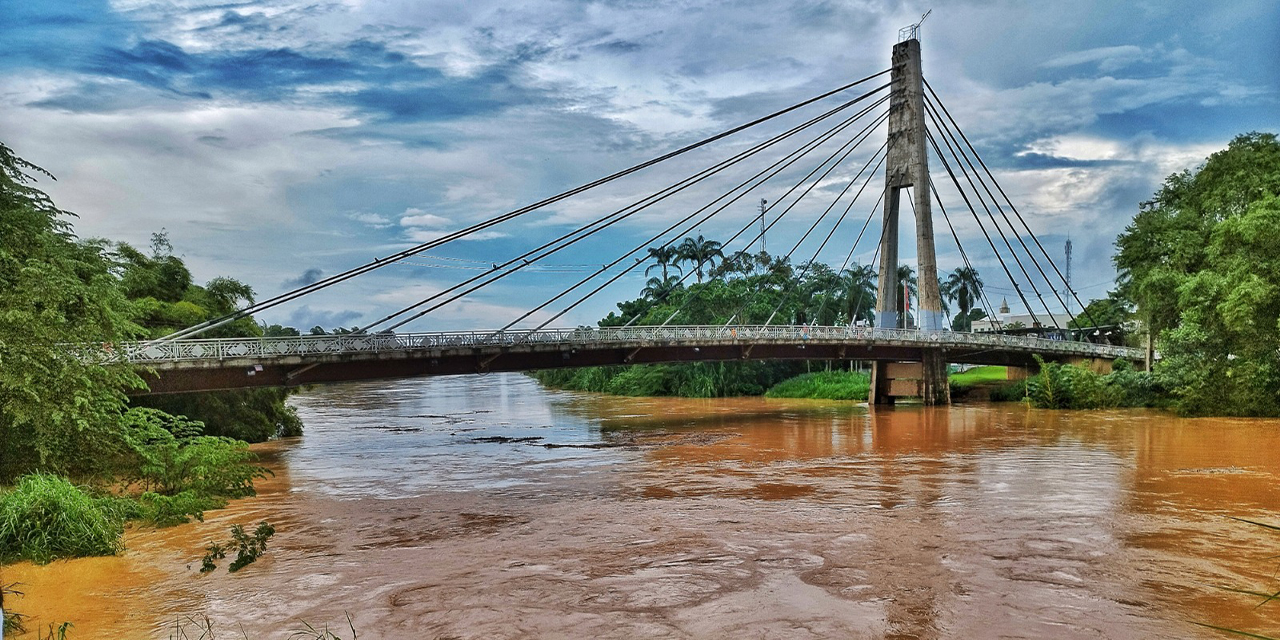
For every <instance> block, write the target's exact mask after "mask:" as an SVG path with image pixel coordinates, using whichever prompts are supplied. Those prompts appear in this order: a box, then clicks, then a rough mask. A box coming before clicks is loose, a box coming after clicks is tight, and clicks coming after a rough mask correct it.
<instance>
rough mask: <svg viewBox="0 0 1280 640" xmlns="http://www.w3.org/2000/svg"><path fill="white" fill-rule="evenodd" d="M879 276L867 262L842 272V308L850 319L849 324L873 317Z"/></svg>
mask: <svg viewBox="0 0 1280 640" xmlns="http://www.w3.org/2000/svg"><path fill="white" fill-rule="evenodd" d="M878 277H879V274H878V273H877V272H876V270H875V268H873V267H871V266H869V265H865V264H855V265H853V267H852V268H849V269H845V270H844V273H842V274H840V289H841V291H840V302H841V305H840V309H841V311H843V312H844V316H845V317H846V318H848V319H849V324H853V323H855V322H857V321H858V320H870V319H871V317H872V312H873V311H874V309H875V306H876V279H877V278H878Z"/></svg>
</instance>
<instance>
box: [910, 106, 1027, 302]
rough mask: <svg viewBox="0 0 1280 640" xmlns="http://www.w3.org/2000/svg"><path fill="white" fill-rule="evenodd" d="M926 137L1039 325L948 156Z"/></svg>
mask: <svg viewBox="0 0 1280 640" xmlns="http://www.w3.org/2000/svg"><path fill="white" fill-rule="evenodd" d="M925 136H927V137H928V138H929V144H930V145H931V146H932V147H933V152H934V154H935V155H937V156H938V160H939V161H941V162H942V168H943V169H945V170H946V171H947V175H948V176H950V178H951V183H952V184H954V185H955V187H956V191H957V192H959V193H960V197H961V198H963V199H964V204H965V206H967V207H968V208H969V213H971V214H973V219H974V220H977V221H978V228H979V229H981V230H982V235H983V237H985V238H986V239H987V244H988V245H990V246H991V253H993V254H994V255H995V257H996V260H998V261H999V262H1000V267H1001V268H1002V269H1004V275H1005V277H1007V278H1009V283H1010V284H1012V285H1013V290H1014V291H1015V292H1017V294H1018V299H1020V300H1022V304H1023V305H1024V306H1026V308H1027V311H1028V312H1029V313H1030V314H1031V319H1032V320H1033V321H1034V322H1036V323H1037V324H1038V323H1039V322H1040V321H1039V320H1038V319H1036V312H1035V311H1032V310H1031V303H1030V302H1028V301H1027V296H1026V295H1025V294H1023V293H1022V287H1020V286H1018V281H1017V280H1016V279H1015V278H1014V277H1013V273H1012V272H1011V271H1009V265H1007V264H1005V262H1004V258H1003V257H1001V256H1000V251H999V250H997V249H996V243H995V241H993V240H992V239H991V234H990V233H987V227H986V225H984V224H982V218H981V217H979V216H978V212H977V211H976V210H975V209H974V208H973V203H972V202H970V201H969V196H968V195H967V194H966V193H965V192H964V189H963V188H962V187H961V186H960V180H959V179H958V178H956V174H955V172H953V171H952V170H951V165H950V163H948V162H947V158H946V156H944V155H943V154H942V149H940V148H939V147H938V141H937V140H935V139H934V138H933V133H931V132H930V131H928V130H925Z"/></svg>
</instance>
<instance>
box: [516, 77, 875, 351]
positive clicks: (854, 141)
mask: <svg viewBox="0 0 1280 640" xmlns="http://www.w3.org/2000/svg"><path fill="white" fill-rule="evenodd" d="M887 97H888V96H886V98H887ZM872 106H873V107H874V105H872ZM888 117H889V114H888V113H887V112H886V113H885V114H884V115H883V116H881V117H878V118H876V119H875V120H872V121H871V124H868V125H867V126H866V127H864V128H863V129H862V131H859V132H858V133H855V134H854V135H853V137H852V138H850V139H849V141H848V142H845V143H844V144H842V145H841V146H840V147H838V148H837V149H836V150H835V152H834V153H832V154H831V155H830V156H829V157H827V158H826V159H825V160H823V161H822V163H821V164H819V165H818V166H817V167H816V168H815V169H814V170H813V171H810V172H809V174H808V175H806V176H805V177H804V178H803V179H802V180H801V181H800V183H798V184H797V185H796V186H794V187H792V188H791V190H790V191H788V192H787V194H784V195H783V196H782V198H779V201H781V200H785V199H786V198H787V195H789V194H790V193H791V191H794V190H795V189H796V188H798V187H799V186H800V184H803V183H804V182H805V181H807V180H808V179H809V178H810V177H812V176H813V174H814V173H817V172H818V170H820V169H821V168H822V167H823V166H825V165H826V164H827V163H828V162H831V161H832V159H834V158H835V157H836V156H837V155H839V154H840V153H841V152H842V151H845V148H846V147H847V148H848V151H845V153H844V156H843V157H841V158H840V160H837V161H836V162H835V163H833V164H832V165H831V167H830V168H828V169H827V171H826V172H825V173H823V174H822V176H820V177H819V178H818V180H816V181H814V183H813V185H810V186H809V188H808V189H806V190H805V192H804V193H802V194H800V196H799V197H797V198H796V200H795V202H792V203H791V205H790V206H788V207H787V208H786V210H784V211H783V212H782V215H780V216H778V218H777V219H775V220H774V223H777V221H778V220H781V219H782V216H785V215H786V214H787V212H789V211H790V210H791V208H792V207H794V206H795V205H796V203H798V202H800V200H801V199H803V198H804V196H805V195H807V194H808V193H809V191H811V190H812V189H813V187H814V186H816V185H817V184H818V182H821V181H822V179H823V178H826V177H827V175H828V174H830V173H831V171H832V170H834V169H835V168H836V167H837V166H839V164H840V163H841V162H843V161H844V159H845V158H847V157H849V154H850V153H853V150H854V149H856V148H857V147H858V145H860V144H862V142H863V141H865V140H866V139H867V137H869V136H870V135H871V131H872V130H873V129H875V128H876V127H878V126H879V125H880V123H881V122H883V121H884V120H885V119H887V118H888ZM811 150H812V149H811ZM806 153H807V152H806ZM796 159H797V160H798V159H799V157H797V158H796ZM783 168H785V167H783ZM779 171H781V169H779ZM774 175H777V172H775V173H774ZM769 177H770V178H771V177H773V176H769ZM765 180H768V178H766V179H765ZM763 182H764V181H763V180H762V181H761V182H759V183H757V184H756V185H755V186H759V185H760V184H763ZM755 186H753V187H751V189H747V190H746V191H743V192H742V193H740V194H738V196H736V197H735V198H734V199H733V200H731V201H729V202H727V203H725V204H724V206H722V207H721V208H720V209H719V210H717V211H714V212H712V213H711V214H709V215H707V216H706V217H704V218H703V219H702V220H701V221H699V222H695V223H694V224H693V225H691V226H690V227H689V229H687V230H686V231H685V232H683V233H688V232H689V231H691V230H692V229H694V228H696V227H697V226H698V225H700V224H702V223H703V222H706V221H707V220H710V219H711V217H712V216H715V215H716V214H718V213H719V212H720V211H723V210H724V209H725V208H726V207H728V206H729V205H730V204H733V202H735V201H737V200H738V199H740V198H742V197H744V196H746V194H747V193H749V192H750V191H751V190H752V189H754V188H755ZM766 211H768V209H767V208H766ZM690 217H692V216H690ZM685 219H686V220H688V218H685ZM678 224H679V223H678ZM754 224H755V220H754V219H752V220H751V221H750V222H748V223H747V225H746V226H744V227H743V228H742V230H740V231H739V232H738V233H736V234H734V235H733V237H732V238H729V240H727V241H726V242H725V243H724V245H728V244H729V243H730V242H733V241H734V240H735V239H736V238H737V237H738V236H739V235H742V233H743V232H745V231H746V230H747V229H748V228H750V227H751V226H752V225H754ZM772 226H773V225H772V224H770V225H769V226H767V227H765V229H764V230H762V231H761V234H763V233H764V232H765V231H767V230H768V229H769V227H772ZM673 227H674V225H673ZM668 231H669V229H668V230H666V231H663V232H662V233H660V234H658V235H657V236H655V237H654V238H652V239H650V240H648V241H647V242H644V243H642V244H641V245H639V246H637V247H636V248H635V249H632V250H631V251H629V252H628V253H626V254H624V255H622V256H620V257H619V258H618V259H616V260H614V261H613V262H611V263H609V264H607V265H605V267H604V268H602V269H601V270H600V271H599V272H597V273H596V274H594V275H591V276H588V277H586V278H583V279H582V280H581V281H579V282H578V283H577V284H574V285H573V286H572V287H570V288H569V289H566V290H565V291H562V292H560V293H559V294H557V295H555V296H554V297H552V298H551V299H550V300H548V301H546V302H544V303H542V304H541V305H539V306H538V307H536V308H534V309H531V310H530V311H529V312H527V313H525V314H524V315H522V316H521V317H519V318H517V319H516V320H514V321H512V322H510V323H508V324H507V326H505V327H503V328H502V330H504V331H505V330H506V329H509V328H511V327H512V326H514V325H515V324H516V323H518V322H520V321H521V320H524V319H525V318H527V317H529V316H530V315H533V314H534V313H536V312H537V311H540V310H541V309H543V308H546V307H547V306H548V305H550V304H551V303H553V302H555V301H556V300H558V299H559V298H561V297H563V296H564V295H566V294H567V293H569V292H570V291H573V290H574V289H577V288H578V287H580V286H582V285H583V284H586V283H587V282H588V281H589V280H591V279H593V278H595V277H596V276H598V275H600V274H601V273H604V272H605V271H606V270H607V269H608V268H610V267H612V266H614V265H616V264H618V263H619V262H622V261H623V260H625V259H626V258H627V257H628V256H630V255H632V254H634V253H636V252H637V251H640V250H641V249H643V248H645V247H646V246H648V244H649V243H650V242H654V241H655V240H657V239H658V238H661V237H662V236H663V235H665V234H666V233H667V232H668ZM683 233H682V234H677V236H676V238H678V237H679V236H680V235H683ZM676 238H672V239H671V240H669V241H667V242H666V243H665V244H664V245H663V246H664V247H665V246H667V245H669V244H671V243H672V242H675V240H676ZM752 242H754V240H753V241H752ZM724 245H722V246H724ZM705 263H706V260H705V259H704V260H701V261H699V262H698V265H697V266H695V267H694V269H693V270H691V271H690V273H695V272H696V271H697V269H699V268H700V267H702V265H703V264H705ZM639 265H640V262H639V261H637V262H636V263H635V264H633V265H631V266H629V267H627V268H626V269H623V270H622V271H621V272H619V273H618V274H617V275H615V276H613V277H612V278H609V279H607V280H606V281H605V282H604V283H602V284H600V285H599V286H597V287H596V288H595V289H592V290H591V291H589V292H587V294H586V295H584V296H582V297H581V298H578V299H577V300H576V301H574V302H573V304H570V305H569V306H568V307H565V308H564V309H562V310H561V311H559V312H558V313H556V314H555V315H553V316H551V317H550V318H548V319H547V320H546V321H544V322H543V323H542V324H540V325H538V326H537V327H535V329H534V330H535V331H536V330H538V329H542V328H543V327H546V326H547V325H548V324H551V323H552V322H553V321H555V320H556V319H557V318H560V317H561V316H563V315H564V314H566V313H568V312H569V311H572V310H573V309H574V308H576V307H577V306H578V305H580V304H582V303H583V302H585V301H586V300H587V299H589V298H590V297H591V296H593V295H595V294H597V293H599V292H600V291H602V290H603V289H604V288H605V287H608V286H609V285H611V284H613V283H614V282H616V281H618V279H620V278H622V276H624V275H626V274H627V273H629V272H630V271H631V270H632V269H635V268H636V267H637V266H639ZM688 277H689V274H685V275H684V276H683V277H682V278H681V280H680V282H683V281H684V278H688ZM664 324H665V323H664Z"/></svg>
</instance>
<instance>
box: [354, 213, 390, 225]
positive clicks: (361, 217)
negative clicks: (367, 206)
mask: <svg viewBox="0 0 1280 640" xmlns="http://www.w3.org/2000/svg"><path fill="white" fill-rule="evenodd" d="M350 218H351V219H352V220H355V221H356V222H363V223H364V224H367V225H369V226H370V227H373V228H375V229H385V228H386V227H390V226H391V220H388V219H387V217H386V216H384V215H381V214H377V213H353V214H351V216H350Z"/></svg>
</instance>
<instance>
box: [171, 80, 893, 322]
mask: <svg viewBox="0 0 1280 640" xmlns="http://www.w3.org/2000/svg"><path fill="white" fill-rule="evenodd" d="M889 71H890V70H889V69H885V70H884V71H881V72H879V73H875V74H872V75H869V76H866V77H865V78H861V79H858V80H855V81H853V82H850V83H848V84H846V85H844V86H842V87H838V88H836V89H832V90H831V91H827V92H825V93H822V94H819V95H817V96H814V97H812V98H809V99H808V100H804V101H802V102H798V103H796V104H793V105H791V106H789V107H786V108H784V109H780V110H778V111H775V112H773V113H770V114H768V115H766V116H762V117H760V118H756V119H755V120H752V121H750V122H747V123H744V124H740V125H738V126H736V127H733V128H730V129H726V130H725V131H721V132H720V133H717V134H715V135H713V136H711V137H709V138H704V139H702V140H699V141H698V142H694V143H692V144H688V145H685V146H683V147H680V148H679V149H676V150H674V151H670V152H668V153H665V154H663V155H661V156H658V157H656V158H652V159H649V160H646V161H644V162H641V163H639V164H636V165H632V166H631V167H628V168H626V169H623V170H621V171H618V172H615V173H612V174H610V175H607V176H605V177H603V178H598V179H596V180H593V181H591V182H588V183H586V184H583V185H579V186H577V187H574V188H572V189H569V190H568V191H563V192H561V193H558V194H556V195H554V196H551V197H549V198H545V199H543V200H539V201H538V202H535V203H533V204H529V205H526V206H523V207H520V208H519V209H515V210H514V211H510V212H507V213H504V214H502V215H499V216H495V217H493V218H489V219H488V220H484V221H482V222H477V223H476V224H473V225H470V226H468V227H465V228H463V229H459V230H458V231H454V232H452V233H448V234H445V235H444V236H441V237H440V238H437V239H435V240H430V241H428V242H424V243H421V244H418V245H415V246H413V247H410V248H409V249H405V250H403V251H400V252H397V253H394V254H391V255H390V256H387V257H385V258H375V259H374V260H373V262H368V263H365V264H363V265H361V266H359V267H355V268H352V269H348V270H346V271H343V272H342V273H338V274H334V275H332V276H329V277H327V278H323V279H321V280H318V281H316V282H314V283H312V284H309V285H306V286H303V287H299V288H297V289H293V290H292V291H287V292H285V293H282V294H279V295H277V296H274V297H272V298H269V299H267V300H264V301H262V302H257V303H254V304H251V305H248V306H246V307H244V308H242V309H238V310H236V311H233V312H231V313H228V314H225V315H223V316H219V317H217V318H214V319H212V320H208V321H206V322H202V323H200V324H197V325H194V326H192V327H188V328H186V329H182V330H180V331H175V332H173V333H171V334H169V335H167V336H164V337H162V338H160V339H158V340H155V341H152V342H151V343H150V344H162V343H164V342H168V341H171V340H176V339H178V338H184V337H187V336H192V335H197V334H200V333H203V332H205V331H208V330H210V329H213V328H215V327H219V326H222V325H224V324H226V323H228V322H233V321H235V320H238V319H240V318H242V317H244V316H247V315H252V314H254V313H257V312H259V311H265V310H267V309H270V308H272V307H275V306H278V305H281V304H284V303H285V302H289V301H291V300H294V299H296V298H299V297H302V296H305V295H308V294H310V293H314V292H315V291H319V290H321V289H324V288H327V287H330V286H332V285H335V284H338V283H340V282H344V281H346V280H349V279H351V278H354V277H356V276H359V275H362V274H365V273H368V272H369V271H373V270H375V269H379V268H381V267H383V266H385V265H387V264H389V263H391V262H394V261H396V260H399V259H401V258H407V257H409V256H413V255H417V254H419V253H422V252H423V251H426V250H428V249H433V248H435V247H438V246H441V245H443V244H446V243H448V242H452V241H454V240H457V239H459V238H463V237H466V236H469V235H471V234H473V233H476V232H478V231H482V230H484V229H487V228H489V227H492V226H494V225H497V224H501V223H503V222H506V221H508V220H511V219H514V218H518V217H520V216H523V215H525V214H527V213H529V212H531V211H534V210H537V209H540V208H542V207H545V206H547V205H549V204H554V203H556V202H559V201H561V200H564V199H565V198H569V197H571V196H574V195H577V194H579V193H582V192H584V191H587V190H590V189H594V188H595V187H598V186H600V185H602V184H606V183H609V182H612V181H614V180H617V179H618V178H622V177H625V176H628V175H631V174H633V173H636V172H637V171H641V170H644V169H647V168H649V167H651V166H653V165H655V164H658V163H661V162H665V161H667V160H670V159H671V158H674V157H676V156H680V155H683V154H685V153H688V152H690V151H693V150H695V149H699V148H701V147H704V146H706V145H709V144H711V143H713V142H716V141H718V140H721V139H724V138H727V137H729V136H731V135H734V134H736V133H740V132H742V131H744V130H746V129H750V128H751V127H754V126H756V125H759V124H761V123H764V122H768V121H769V120H773V119H774V118H778V117H780V116H783V115H786V114H788V113H791V112H792V111H795V110H797V109H801V108H803V107H806V106H808V105H810V104H813V103H815V102H818V101H820V100H823V99H825V98H829V97H831V96H833V95H835V94H837V93H840V92H842V91H846V90H848V89H852V88H853V87H856V86H858V85H860V84H862V83H864V82H867V81H869V80H873V79H875V78H878V77H880V76H882V75H884V74H886V73H889ZM886 86H887V85H886ZM881 88H883V87H881ZM877 91H878V89H877Z"/></svg>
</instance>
